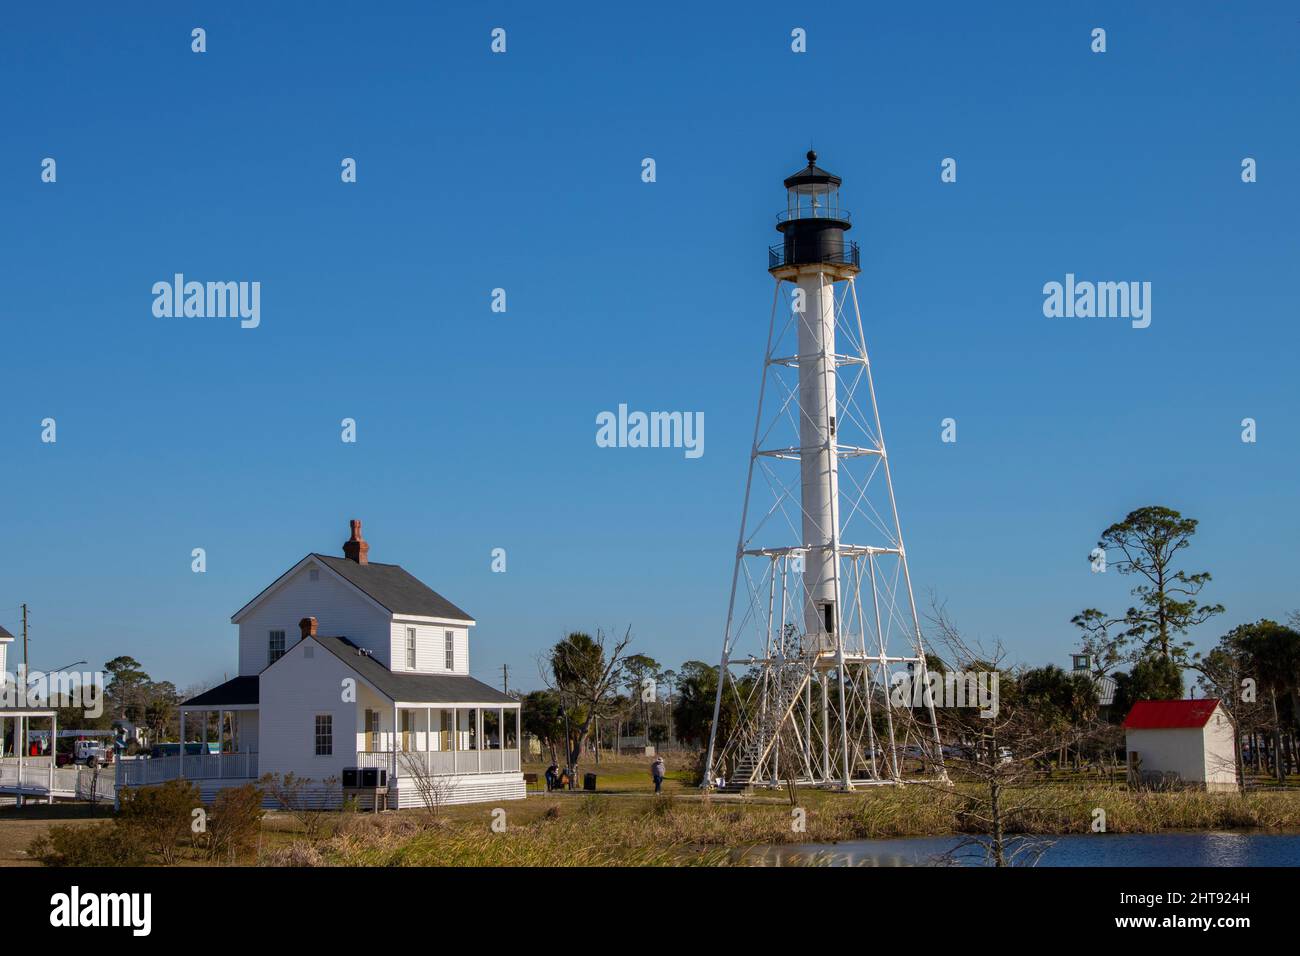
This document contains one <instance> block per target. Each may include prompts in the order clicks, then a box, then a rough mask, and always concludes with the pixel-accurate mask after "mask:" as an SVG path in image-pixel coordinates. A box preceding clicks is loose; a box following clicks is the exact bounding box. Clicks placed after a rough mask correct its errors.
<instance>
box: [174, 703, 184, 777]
mask: <svg viewBox="0 0 1300 956" xmlns="http://www.w3.org/2000/svg"><path fill="white" fill-rule="evenodd" d="M180 747H181V749H180V750H179V751H178V752H177V757H176V759H177V761H178V763H177V764H176V776H177V777H179V778H180V779H181V780H184V779H185V711H184V710H182V711H181V744H180Z"/></svg>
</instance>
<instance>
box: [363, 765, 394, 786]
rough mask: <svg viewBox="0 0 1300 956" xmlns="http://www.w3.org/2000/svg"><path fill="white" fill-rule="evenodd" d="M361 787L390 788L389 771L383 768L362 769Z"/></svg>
mask: <svg viewBox="0 0 1300 956" xmlns="http://www.w3.org/2000/svg"><path fill="white" fill-rule="evenodd" d="M361 786H363V787H386V786H388V771H387V770H385V769H384V768H383V767H362V768H361Z"/></svg>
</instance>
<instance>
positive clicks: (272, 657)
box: [266, 627, 289, 667]
mask: <svg viewBox="0 0 1300 956" xmlns="http://www.w3.org/2000/svg"><path fill="white" fill-rule="evenodd" d="M277 634H279V635H280V646H279V648H278V650H279V653H278V654H277V653H276V651H277V648H276V641H275V636H276V635H277ZM288 644H289V634H288V629H287V628H280V627H275V628H271V629H270V630H269V631H267V632H266V664H267V666H268V667H269V666H270V665H272V664H274V663H275V662H276V661H278V660H279V659H280V658H282V657H284V652H285V651H286V650H288Z"/></svg>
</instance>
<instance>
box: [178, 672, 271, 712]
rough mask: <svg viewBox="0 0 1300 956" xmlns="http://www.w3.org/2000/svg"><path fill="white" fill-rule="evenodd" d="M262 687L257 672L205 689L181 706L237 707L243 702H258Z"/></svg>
mask: <svg viewBox="0 0 1300 956" xmlns="http://www.w3.org/2000/svg"><path fill="white" fill-rule="evenodd" d="M260 689H261V685H260V684H259V683H258V678H257V675H256V674H254V675H252V676H251V677H235V678H232V679H231V680H228V681H226V682H225V683H224V684H218V685H217V686H216V687H213V688H212V689H211V690H205V691H204V692H203V693H201V694H198V695H196V696H194V697H191V698H190V699H189V700H187V701H185V702H184V703H182V704H181V706H182V707H235V706H238V705H241V704H243V705H245V706H247V705H248V704H256V703H257V702H258V697H259V691H260Z"/></svg>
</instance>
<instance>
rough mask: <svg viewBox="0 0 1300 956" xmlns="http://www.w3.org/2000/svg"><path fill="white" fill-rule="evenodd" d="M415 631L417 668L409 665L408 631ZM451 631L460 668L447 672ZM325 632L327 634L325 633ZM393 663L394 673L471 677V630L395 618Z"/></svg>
mask: <svg viewBox="0 0 1300 956" xmlns="http://www.w3.org/2000/svg"><path fill="white" fill-rule="evenodd" d="M410 627H413V628H415V667H414V668H410V667H407V664H406V629H407V628H410ZM447 631H451V632H452V633H453V635H454V637H453V645H454V647H455V650H456V666H455V668H454V669H452V670H447V649H446V640H445V638H444V635H445V634H446V632H447ZM321 633H324V632H321ZM391 643H392V655H393V657H392V664H391V665H390V666H389V669H390V670H393V671H395V672H399V673H412V672H413V671H418V672H419V673H422V674H468V673H469V628H468V627H466V626H465V625H464V624H431V623H429V622H428V621H413V620H409V619H403V618H400V617H399V618H395V619H394V620H393V624H392V642H391Z"/></svg>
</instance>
